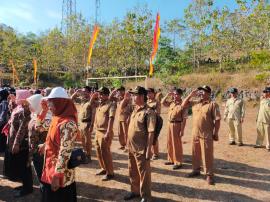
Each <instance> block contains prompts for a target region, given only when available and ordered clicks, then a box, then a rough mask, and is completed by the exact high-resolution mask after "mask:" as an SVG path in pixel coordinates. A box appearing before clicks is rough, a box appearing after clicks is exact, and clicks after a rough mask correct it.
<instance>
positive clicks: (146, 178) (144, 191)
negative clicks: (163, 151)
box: [127, 106, 156, 198]
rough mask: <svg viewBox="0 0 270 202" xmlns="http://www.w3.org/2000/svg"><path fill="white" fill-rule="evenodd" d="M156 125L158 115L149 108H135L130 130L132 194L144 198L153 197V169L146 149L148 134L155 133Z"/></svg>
mask: <svg viewBox="0 0 270 202" xmlns="http://www.w3.org/2000/svg"><path fill="white" fill-rule="evenodd" d="M146 114H147V123H146V119H145V116H146ZM155 124H156V114H155V112H154V111H153V110H151V109H148V108H147V106H144V107H138V106H136V107H135V109H134V110H133V112H132V114H131V117H130V123H129V128H128V141H127V145H128V150H129V158H128V169H129V176H130V182H131V192H133V193H135V194H140V195H141V197H143V198H150V197H151V168H150V160H146V149H147V144H148V133H150V132H154V131H155ZM146 126H147V127H146Z"/></svg>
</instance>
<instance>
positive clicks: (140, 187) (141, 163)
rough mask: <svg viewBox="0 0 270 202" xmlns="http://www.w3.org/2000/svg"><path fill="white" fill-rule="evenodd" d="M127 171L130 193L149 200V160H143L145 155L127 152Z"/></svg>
mask: <svg viewBox="0 0 270 202" xmlns="http://www.w3.org/2000/svg"><path fill="white" fill-rule="evenodd" d="M128 171H129V177H130V183H131V192H133V193H135V194H140V195H141V197H143V198H147V199H149V198H151V168H150V160H148V161H147V160H146V159H145V154H140V153H132V152H129V155H128Z"/></svg>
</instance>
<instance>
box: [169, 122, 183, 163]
mask: <svg viewBox="0 0 270 202" xmlns="http://www.w3.org/2000/svg"><path fill="white" fill-rule="evenodd" d="M180 131H181V123H180V122H176V123H171V122H169V127H168V135H167V150H168V157H167V158H168V161H169V162H172V163H174V164H175V165H181V163H182V162H183V146H182V139H181V137H180V136H179V134H180Z"/></svg>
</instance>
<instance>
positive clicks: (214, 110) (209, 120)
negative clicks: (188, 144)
mask: <svg viewBox="0 0 270 202" xmlns="http://www.w3.org/2000/svg"><path fill="white" fill-rule="evenodd" d="M191 104H192V113H193V123H192V134H193V137H200V138H204V139H212V138H213V132H214V127H215V121H217V120H220V119H221V116H220V110H219V106H218V104H217V103H215V102H211V101H208V102H204V103H202V102H201V101H199V102H191Z"/></svg>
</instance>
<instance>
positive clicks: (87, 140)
mask: <svg viewBox="0 0 270 202" xmlns="http://www.w3.org/2000/svg"><path fill="white" fill-rule="evenodd" d="M79 130H80V134H81V141H82V146H83V149H84V151H85V152H86V155H87V156H88V157H91V150H92V140H91V136H92V131H90V128H89V127H88V124H87V123H80V126H79Z"/></svg>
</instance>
